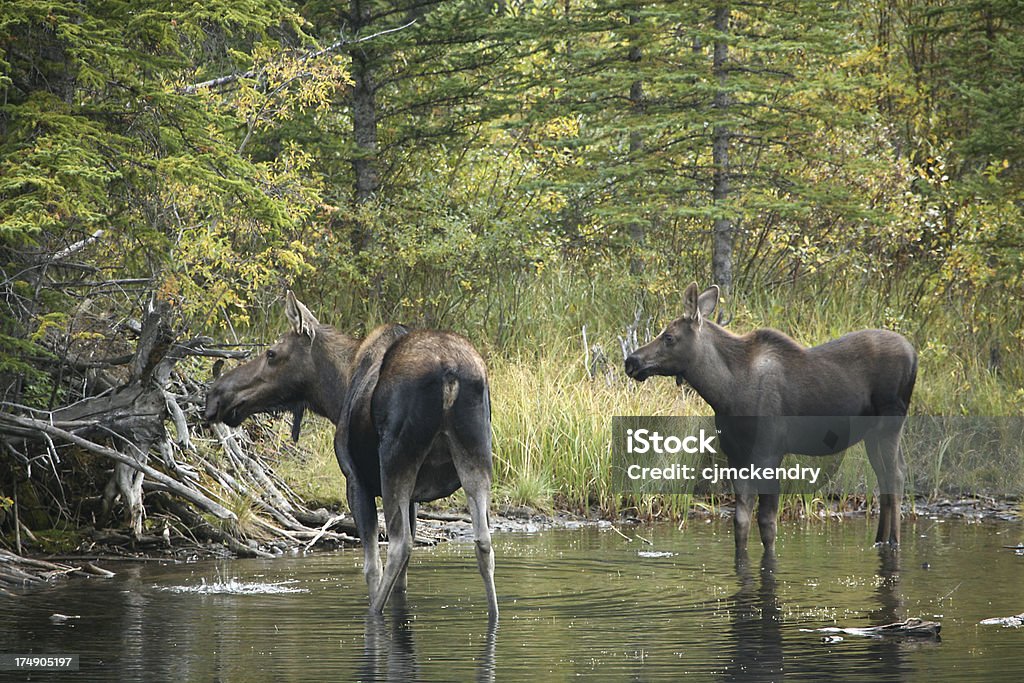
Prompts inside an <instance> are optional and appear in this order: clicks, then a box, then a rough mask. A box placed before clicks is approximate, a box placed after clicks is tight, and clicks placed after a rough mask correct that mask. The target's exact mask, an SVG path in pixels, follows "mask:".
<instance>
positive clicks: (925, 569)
mask: <svg viewBox="0 0 1024 683" xmlns="http://www.w3.org/2000/svg"><path fill="white" fill-rule="evenodd" d="M624 531H625V534H626V535H627V536H630V537H635V536H636V535H637V534H639V536H643V537H644V538H646V539H648V540H650V541H651V542H652V544H648V543H646V542H644V541H643V540H641V539H639V538H635V539H634V540H633V541H631V542H627V541H626V540H625V539H623V538H622V536H620V535H619V534H617V533H615V532H614V531H613V530H610V529H607V528H605V529H599V528H594V527H588V528H581V529H574V530H564V529H562V530H552V531H545V532H541V533H536V534H513V533H498V534H495V548H496V550H497V562H498V564H497V574H496V582H497V586H498V596H499V601H500V606H501V610H502V613H501V623H500V625H499V626H498V627H497V628H496V629H489V628H488V624H487V617H486V603H485V601H484V597H483V587H482V584H481V582H480V579H479V576H478V575H477V573H476V562H475V560H474V556H473V549H472V545H471V544H466V543H448V544H444V545H441V546H439V547H436V548H417V549H416V551H415V552H414V554H413V559H412V564H411V566H410V578H409V585H410V590H409V595H408V598H407V600H406V601H405V605H404V606H401V605H398V604H397V601H394V600H393V602H396V604H394V605H389V607H388V608H387V609H386V612H385V615H384V616H383V617H382V618H377V619H368V618H366V616H365V609H366V608H365V605H366V596H365V592H366V588H365V584H364V583H363V578H362V571H361V566H360V565H361V558H362V553H361V552H360V551H359V550H348V551H340V552H336V553H319V554H310V555H305V556H296V557H285V558H281V559H278V560H272V561H267V560H235V561H217V562H214V561H203V562H195V563H190V564H177V565H160V564H157V563H152V562H150V563H140V564H128V563H119V564H117V566H112V568H113V569H116V570H118V575H117V577H116V578H113V579H108V580H102V579H96V580H71V581H66V582H63V583H61V584H59V585H56V586H54V587H51V588H46V589H42V590H38V589H37V590H33V591H31V592H28V593H25V594H24V595H21V596H19V597H17V598H0V653H19V654H20V653H28V652H32V653H35V654H66V653H71V654H79V655H80V657H81V665H80V670H79V671H77V672H73V673H71V672H68V673H62V674H59V675H58V674H53V673H46V674H37V675H36V676H35V677H34V680H47V681H49V680H69V681H101V680H103V681H105V680H121V681H319V680H331V681H350V680H352V681H354V680H368V681H377V680H394V681H412V680H426V681H470V680H485V681H490V680H498V681H524V680H538V681H564V680H570V679H572V680H576V679H580V678H583V679H587V680H600V681H662V680H664V681H675V680H679V679H681V678H683V677H684V676H686V677H687V678H688V680H689V679H692V680H782V679H788V680H808V681H810V680H815V681H817V680H836V679H841V680H850V681H888V680H900V681H902V680H908V681H919V680H929V679H930V680H933V681H944V680H981V679H984V680H987V681H998V680H1007V681H1009V680H1013V681H1018V680H1021V676H1022V675H1024V629H1013V628H1002V627H1000V626H982V625H979V623H978V622H979V621H981V620H982V619H985V618H988V617H1000V616H1009V615H1012V614H1018V613H1021V612H1024V557H1021V556H1019V555H1017V554H1015V553H1014V552H1013V551H1012V550H1006V549H1004V548H1003V546H1007V545H1017V544H1019V543H1021V542H1022V541H1024V525H1021V524H1013V523H967V522H963V521H956V520H939V519H928V518H923V517H922V518H918V519H917V520H914V521H908V522H907V523H906V526H905V527H904V547H903V548H902V550H901V551H900V552H899V553H898V555H896V556H894V555H892V554H889V553H881V552H880V551H879V550H877V549H874V548H872V547H871V546H870V542H871V540H872V539H873V536H874V520H870V521H867V520H863V519H861V520H853V521H850V520H847V521H845V522H842V523H831V524H827V525H826V524H808V525H804V524H798V523H789V524H781V525H780V537H779V544H778V558H777V562H776V566H775V568H774V570H771V569H770V568H764V567H761V566H760V549H759V548H758V549H757V551H756V552H753V553H752V555H751V557H752V566H751V567H750V568H749V569H743V568H740V569H737V568H736V567H735V566H734V563H733V558H732V533H731V524H729V523H728V522H713V523H711V522H708V523H705V522H703V521H695V522H691V523H690V524H689V525H688V526H687V527H685V528H684V529H683V531H681V532H680V531H678V530H677V529H676V528H675V527H672V526H663V527H654V528H639V529H636V530H634V529H625V530H624ZM752 540H753V539H752ZM112 564H113V563H108V565H107V566H111V565H112ZM53 614H63V615H68V616H71V617H77V618H71V619H68V620H66V621H63V622H60V623H54V622H55V620H54V619H52V618H51V615H53ZM908 617H920V618H923V619H928V620H935V621H940V622H941V623H942V637H941V640H927V639H903V640H897V639H886V640H874V639H870V638H864V637H856V636H845V637H844V639H843V640H842V641H841V642H834V643H824V642H822V636H823V634H822V633H816V632H808V631H806V630H804V629H817V628H821V627H827V626H843V627H859V626H877V625H881V624H886V623H891V622H894V621H899V620H903V619H906V618H908ZM4 676H6V677H7V678H4V680H8V679H9V680H19V677H21V676H22V675H21V674H13V673H10V672H6V673H4V672H0V678H2V677H4Z"/></svg>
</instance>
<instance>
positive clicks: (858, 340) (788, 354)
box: [625, 283, 917, 559]
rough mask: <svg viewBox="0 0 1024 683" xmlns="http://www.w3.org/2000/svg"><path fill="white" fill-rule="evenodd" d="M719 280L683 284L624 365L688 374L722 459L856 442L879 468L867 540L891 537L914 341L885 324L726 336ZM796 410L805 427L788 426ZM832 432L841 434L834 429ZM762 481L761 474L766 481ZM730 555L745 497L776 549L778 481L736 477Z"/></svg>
mask: <svg viewBox="0 0 1024 683" xmlns="http://www.w3.org/2000/svg"><path fill="white" fill-rule="evenodd" d="M718 300H719V288H718V287H717V286H715V285H712V286H711V287H710V288H708V289H706V290H704V291H703V292H701V293H700V294H698V287H697V284H696V283H691V284H690V285H689V286H687V288H686V290H685V291H684V292H683V314H682V315H681V316H680V317H679V318H677V319H675V320H673V321H672V322H671V323H669V325H668V326H667V327H666V328H665V329H664V331H663V332H662V333H661V334H659V335H658V336H657V337H656V338H655V339H654V340H653V341H651V342H650V343H649V344H647V345H646V346H643V347H641V348H639V349H637V350H636V351H635V352H634V353H633V354H632V355H630V356H629V357H628V358H626V361H625V365H626V368H625V369H626V374H627V375H629V376H630V377H632V378H633V379H635V380H637V381H640V382H643V381H644V380H646V379H647V378H648V377H651V376H652V375H663V376H674V377H676V378H677V381H685V382H686V383H688V384H689V385H690V386H691V387H693V389H694V390H695V391H696V392H697V393H698V394H699V395H700V396H701V398H703V399H704V400H705V401H706V402H707V403H708V404H709V405H710V406H711V408H712V409H713V410H714V412H715V422H716V426H717V427H718V429H719V430H720V432H721V434H722V438H721V441H720V443H721V445H722V448H723V450H724V451H725V453H726V456H727V458H728V460H729V465H730V467H742V466H744V465H756V466H759V467H777V466H778V465H779V464H780V463H781V462H782V458H783V456H784V455H785V454H786V453H798V454H803V455H812V456H813V455H829V454H833V453H838V452H840V451H842V450H844V449H845V448H847V447H848V446H851V445H853V444H856V443H858V442H860V441H864V445H865V447H866V449H867V453H868V459H869V461H870V463H871V466H872V469H874V471H875V474H876V475H877V478H878V485H879V519H878V532H877V534H876V535H875V543H876V544H878V545H881V544H885V543H888V544H890V545H891V546H893V547H895V546H898V545H899V542H900V500H901V498H902V494H903V484H904V479H905V476H906V474H905V469H906V465H905V462H904V459H903V452H902V450H901V447H900V434H901V433H902V430H903V423H904V421H905V420H906V416H907V411H908V409H909V406H910V396H911V394H912V393H913V391H914V382H915V381H916V378H917V352H916V351H915V350H914V347H913V346H911V344H910V342H909V341H907V340H906V339H905V338H904V337H903V336H901V335H899V334H897V333H895V332H891V331H888V330H860V331H858V332H852V333H850V334H847V335H844V336H842V337H840V338H838V339H834V340H832V341H829V342H826V343H824V344H821V345H820V346H814V347H811V348H807V347H804V346H802V345H800V344H799V343H797V342H796V341H794V340H793V339H791V338H790V337H788V336H786V335H785V334H783V333H782V332H779V331H778V330H773V329H757V330H754V331H752V332H750V333H748V334H746V335H743V336H738V335H735V334H733V333H731V332H729V331H728V330H726V329H725V328H723V327H722V326H721V325H718V324H716V323H715V322H713V321H712V319H711V315H712V313H713V312H714V310H715V307H716V306H717V305H718ZM793 418H797V422H799V420H807V419H812V418H813V420H812V421H813V422H814V423H815V428H814V429H811V430H810V431H811V432H814V433H816V434H819V435H820V434H821V433H822V431H824V433H825V434H827V435H828V436H829V437H831V438H824V439H821V438H809V436H808V433H807V432H808V430H807V429H800V428H796V429H787V426H789V427H792V426H793V424H794V420H793ZM837 434H841V435H843V438H838V437H837V436H836V435H837ZM766 483H767V482H766ZM733 491H734V493H735V495H736V511H735V517H734V519H733V529H734V533H735V543H736V556H737V559H740V558H741V557H743V556H745V554H746V548H747V537H748V535H749V533H750V521H751V515H752V513H753V508H754V501H755V498H757V502H758V506H757V524H758V528H759V529H760V532H761V543H762V544H763V545H764V549H765V554H766V556H768V555H774V552H775V535H776V515H777V512H778V507H779V495H778V491H779V486H778V480H775V481H774V482H773V483H772V484H770V485H768V486H765V484H762V485H761V487H757V486H754V485H753V484H752V483H751V482H749V481H744V480H740V479H736V480H733Z"/></svg>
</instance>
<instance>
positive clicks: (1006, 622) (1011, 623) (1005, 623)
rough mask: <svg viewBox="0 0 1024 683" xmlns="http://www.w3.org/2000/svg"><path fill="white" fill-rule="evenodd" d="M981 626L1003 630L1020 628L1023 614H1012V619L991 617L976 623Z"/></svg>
mask: <svg viewBox="0 0 1024 683" xmlns="http://www.w3.org/2000/svg"><path fill="white" fill-rule="evenodd" d="M978 623H979V624H981V625H982V626H1002V627H1004V628H1020V627H1021V626H1024V612H1021V613H1020V614H1014V615H1013V616H1012V617H993V618H991V619H982V620H981V621H979V622H978Z"/></svg>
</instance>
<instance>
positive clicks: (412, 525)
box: [394, 503, 419, 593]
mask: <svg viewBox="0 0 1024 683" xmlns="http://www.w3.org/2000/svg"><path fill="white" fill-rule="evenodd" d="M418 508H419V506H418V505H417V504H416V503H409V538H410V539H411V542H412V547H414V548H415V547H416V512H417V509H418ZM407 590H409V564H408V563H406V565H405V569H403V570H402V573H401V574H399V575H398V580H397V581H395V588H394V593H405V592H406V591H407Z"/></svg>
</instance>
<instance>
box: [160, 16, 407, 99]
mask: <svg viewBox="0 0 1024 683" xmlns="http://www.w3.org/2000/svg"><path fill="white" fill-rule="evenodd" d="M415 23H416V20H415V19H413V20H412V21H410V22H409V23H407V24H403V25H402V26H396V27H394V28H388V29H384V30H383V31H378V32H377V33H373V34H370V35H368V36H363V37H362V38H356V39H355V40H347V39H345V38H342V39H341V40H339V41H337V42H334V43H331V44H330V45H328V46H327V47H325V48H324V49H322V50H316V51H315V52H310V53H308V54H306V55H304V56H303V57H302V58H301V59H300V60H299V61H300V62H308V61H310V60H313V59H318V58H319V57H323V56H324V55H326V54H330V53H331V52H337V51H338V50H340V49H341V48H343V47H350V46H352V45H358V44H360V43H365V42H367V41H370V40H373V39H375V38H380V37H381V36H385V35H387V34H389V33H396V32H398V31H401V30H403V29H407V28H409V27H410V26H412V25H413V24H415ZM255 77H256V71H255V70H253V69H250V70H248V71H244V72H242V73H233V74H228V75H227V76H220V77H219V78H211V79H210V80H208V81H203V82H201V83H193V84H192V85H186V86H185V87H183V88H179V89H178V92H179V93H181V94H182V95H194V94H195V93H197V92H199V91H200V90H203V89H206V88H210V89H213V88H219V87H221V86H224V85H230V84H232V83H234V82H235V81H239V80H241V79H243V78H255Z"/></svg>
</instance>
